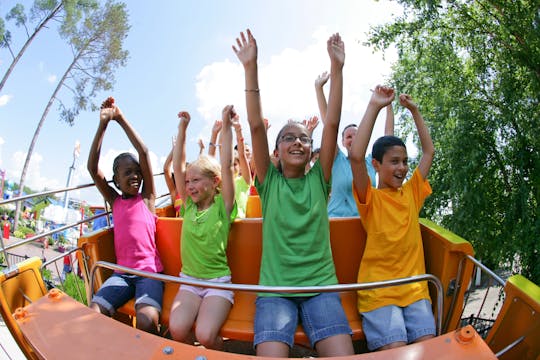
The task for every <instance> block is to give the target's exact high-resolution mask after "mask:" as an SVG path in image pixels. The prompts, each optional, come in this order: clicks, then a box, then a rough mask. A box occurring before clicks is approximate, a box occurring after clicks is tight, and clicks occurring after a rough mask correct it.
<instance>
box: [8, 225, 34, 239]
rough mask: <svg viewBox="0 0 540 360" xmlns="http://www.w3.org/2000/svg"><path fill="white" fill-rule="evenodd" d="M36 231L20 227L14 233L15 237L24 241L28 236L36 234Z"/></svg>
mask: <svg viewBox="0 0 540 360" xmlns="http://www.w3.org/2000/svg"><path fill="white" fill-rule="evenodd" d="M35 232H36V231H35V230H34V229H32V228H30V227H28V226H19V227H18V228H17V230H15V232H14V233H13V236H15V237H18V238H21V239H24V238H25V236H26V235H28V234H34V233H35Z"/></svg>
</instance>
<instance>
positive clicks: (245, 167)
mask: <svg viewBox="0 0 540 360" xmlns="http://www.w3.org/2000/svg"><path fill="white" fill-rule="evenodd" d="M232 126H233V127H234V131H235V133H236V144H237V145H238V160H240V172H241V173H242V177H243V178H244V181H245V182H246V184H248V185H249V184H251V169H250V167H249V163H248V159H247V156H246V149H245V146H244V136H243V135H242V125H240V121H238V115H236V116H235V117H234V119H233V121H232Z"/></svg>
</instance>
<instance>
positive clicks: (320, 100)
mask: <svg viewBox="0 0 540 360" xmlns="http://www.w3.org/2000/svg"><path fill="white" fill-rule="evenodd" d="M328 79H330V74H329V73H328V72H327V71H325V72H323V73H322V74H321V75H319V76H317V79H315V95H316V96H317V105H318V107H319V113H320V115H321V120H322V123H323V125H324V123H325V122H326V111H327V109H328V104H327V103H326V97H325V96H324V85H325V84H326V82H327V81H328ZM338 150H339V146H338V143H337V140H336V149H335V151H334V158H335V157H336V155H337V152H338Z"/></svg>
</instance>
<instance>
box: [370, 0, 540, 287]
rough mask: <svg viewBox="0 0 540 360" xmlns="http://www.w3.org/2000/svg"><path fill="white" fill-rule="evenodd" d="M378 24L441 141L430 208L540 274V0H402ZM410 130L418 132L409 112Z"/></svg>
mask: <svg viewBox="0 0 540 360" xmlns="http://www.w3.org/2000/svg"><path fill="white" fill-rule="evenodd" d="M401 3H402V4H403V5H404V7H405V13H404V15H403V16H402V17H401V18H398V19H395V21H394V22H393V23H391V24H387V25H384V26H380V27H377V28H374V29H372V31H371V34H370V40H369V43H370V44H371V45H373V46H375V47H376V48H378V49H383V48H387V47H389V46H391V45H392V44H394V45H395V46H396V48H397V50H398V54H399V61H398V62H397V63H396V64H395V66H394V69H393V75H392V79H391V82H392V84H393V86H395V87H396V89H397V91H398V92H405V93H409V94H411V95H412V96H413V98H414V99H415V101H416V102H417V103H418V104H419V106H420V110H421V111H422V113H423V115H424V118H425V120H426V122H427V123H428V126H429V127H430V132H431V135H432V137H433V141H434V143H435V147H436V151H437V152H436V157H435V160H434V164H433V167H432V170H431V173H430V181H431V183H432V187H433V195H432V196H431V197H430V198H429V199H428V201H426V204H425V207H424V215H425V216H428V217H430V218H432V219H434V220H436V221H438V222H439V223H441V225H443V226H445V227H447V228H449V229H450V230H452V231H454V232H456V233H457V234H459V235H460V236H462V237H464V238H466V239H468V240H470V241H471V242H472V243H473V245H474V247H475V250H476V252H477V257H478V258H480V259H482V261H484V262H485V263H486V264H487V265H488V266H492V267H498V266H502V265H503V264H508V265H509V266H512V267H518V268H520V269H521V272H522V273H523V274H524V275H525V276H527V277H529V278H530V279H531V280H533V281H534V282H536V283H540V266H539V265H538V264H537V263H538V261H537V259H538V257H539V255H540V242H539V241H538V234H540V219H539V216H538V215H539V206H538V205H539V204H538V199H539V198H540V197H539V195H540V137H538V136H537V134H536V131H537V129H538V128H539V126H540V12H539V7H538V1H535V0H528V1H518V2H515V1H510V0H506V1H505V0H499V1H490V0H481V1H480V0H479V1H474V2H468V1H452V2H443V1H420V0H406V1H401ZM398 119H399V120H398V121H399V122H398V124H396V125H397V126H396V128H397V129H400V135H401V136H408V135H409V134H411V133H412V134H415V129H414V123H413V122H412V121H411V119H409V118H407V117H405V116H403V115H402V116H400V117H399V118H398Z"/></svg>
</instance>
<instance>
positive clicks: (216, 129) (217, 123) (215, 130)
mask: <svg viewBox="0 0 540 360" xmlns="http://www.w3.org/2000/svg"><path fill="white" fill-rule="evenodd" d="M222 127H223V120H219V119H218V120H216V121H214V126H212V134H218V133H219V132H220V131H221V128H222Z"/></svg>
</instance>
